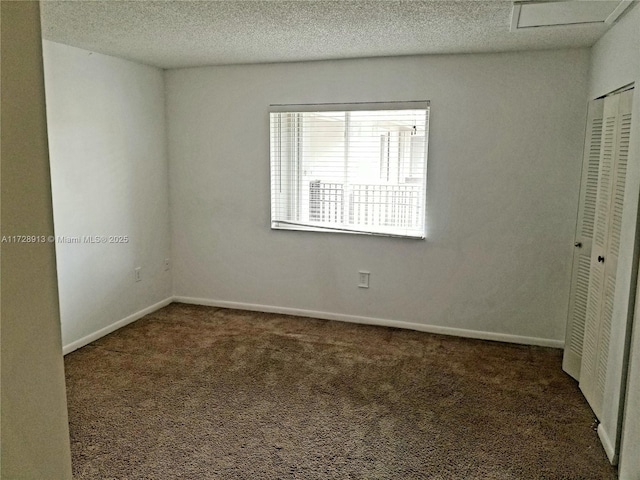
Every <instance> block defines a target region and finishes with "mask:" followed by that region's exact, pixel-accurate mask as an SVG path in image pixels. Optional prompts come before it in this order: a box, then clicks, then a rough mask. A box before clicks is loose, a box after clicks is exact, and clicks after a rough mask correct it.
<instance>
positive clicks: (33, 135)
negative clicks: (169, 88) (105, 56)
mask: <svg viewBox="0 0 640 480" xmlns="http://www.w3.org/2000/svg"><path fill="white" fill-rule="evenodd" d="M0 7H1V8H0V12H1V17H2V19H1V27H0V31H1V32H2V41H1V43H2V53H1V58H2V68H1V70H2V93H1V98H2V105H1V106H0V111H1V112H2V148H1V150H2V169H1V170H0V171H1V176H2V189H1V190H2V195H1V203H2V207H1V225H2V231H1V232H0V235H2V236H7V237H11V236H14V235H35V236H40V235H44V236H48V235H50V234H52V233H53V218H52V207H51V184H50V177H49V159H48V156H47V153H48V152H47V124H46V116H45V106H44V79H43V73H42V44H41V40H40V14H39V8H38V2H1V4H0ZM1 258H2V266H1V269H0V270H1V272H0V274H1V276H2V287H1V289H0V290H1V293H0V294H1V295H2V315H1V316H2V322H1V323H2V355H1V357H0V358H1V361H2V380H1V383H2V400H1V402H2V416H1V420H2V425H1V426H0V431H1V432H2V435H1V438H0V444H1V445H2V455H1V459H0V465H1V469H0V477H2V478H3V479H21V480H42V479H59V480H63V479H70V478H71V453H70V449H69V427H68V424H67V401H66V394H65V384H64V365H63V361H62V346H61V341H60V316H59V311H58V295H57V294H58V291H57V288H56V257H55V250H54V246H53V244H52V243H46V242H44V243H42V242H38V243H5V242H3V243H2V255H1Z"/></svg>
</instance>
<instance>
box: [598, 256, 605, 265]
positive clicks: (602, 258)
mask: <svg viewBox="0 0 640 480" xmlns="http://www.w3.org/2000/svg"><path fill="white" fill-rule="evenodd" d="M598 261H599V262H600V263H604V257H603V256H602V255H598Z"/></svg>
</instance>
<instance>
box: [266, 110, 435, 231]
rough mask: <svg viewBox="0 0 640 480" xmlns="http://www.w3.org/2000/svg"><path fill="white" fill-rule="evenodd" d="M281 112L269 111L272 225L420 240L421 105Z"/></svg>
mask: <svg viewBox="0 0 640 480" xmlns="http://www.w3.org/2000/svg"><path fill="white" fill-rule="evenodd" d="M288 107H289V108H287V106H274V107H273V108H272V111H271V113H270V129H271V227H272V228H274V229H287V230H311V231H333V232H343V233H360V234H374V235H390V236H402V237H413V238H424V237H425V196H426V159H427V137H428V125H429V124H428V121H429V106H428V103H427V102H410V103H409V104H403V105H402V107H400V106H398V105H393V104H391V105H390V104H383V105H375V104H366V105H362V104H341V105H318V106H316V105H305V106H301V105H291V106H288ZM314 107H316V108H314Z"/></svg>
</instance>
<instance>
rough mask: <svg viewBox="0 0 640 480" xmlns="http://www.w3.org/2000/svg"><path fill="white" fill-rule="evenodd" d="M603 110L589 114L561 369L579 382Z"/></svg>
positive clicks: (598, 103)
mask: <svg viewBox="0 0 640 480" xmlns="http://www.w3.org/2000/svg"><path fill="white" fill-rule="evenodd" d="M603 107H604V100H603V99H598V100H594V101H593V102H591V103H590V104H589V111H588V114H587V132H586V136H585V145H584V158H583V162H582V181H581V186H580V203H579V205H580V206H579V209H578V222H577V225H576V236H575V249H574V253H573V273H572V279H571V294H570V297H569V298H570V302H569V316H568V318H567V333H566V337H565V350H564V357H563V359H562V368H563V369H564V371H565V372H567V373H568V374H569V375H571V376H572V377H573V378H575V379H576V380H579V379H580V364H581V362H582V343H583V340H584V328H585V320H586V315H587V296H588V293H589V270H590V265H591V243H592V238H593V226H594V221H595V213H596V197H597V192H598V169H599V165H600V147H601V140H602V112H603Z"/></svg>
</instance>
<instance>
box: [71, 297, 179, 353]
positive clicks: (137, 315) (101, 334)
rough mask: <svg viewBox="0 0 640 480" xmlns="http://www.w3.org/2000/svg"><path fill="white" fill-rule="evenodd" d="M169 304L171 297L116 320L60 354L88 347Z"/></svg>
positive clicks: (77, 341)
mask: <svg viewBox="0 0 640 480" xmlns="http://www.w3.org/2000/svg"><path fill="white" fill-rule="evenodd" d="M171 302H173V297H167V298H165V299H164V300H162V301H160V302H158V303H154V304H153V305H151V306H150V307H147V308H145V309H143V310H140V311H139V312H136V313H134V314H132V315H129V316H128V317H125V318H123V319H121V320H118V321H117V322H114V323H112V324H111V325H108V326H106V327H104V328H101V329H100V330H98V331H97V332H93V333H91V334H89V335H87V336H86V337H82V338H81V339H79V340H76V341H75V342H71V343H70V344H69V345H65V346H64V347H63V348H62V354H63V355H66V354H67V353H71V352H73V351H74V350H77V349H78V348H81V347H84V346H85V345H88V344H89V343H91V342H93V341H95V340H98V339H99V338H102V337H104V336H105V335H108V334H110V333H111V332H115V331H116V330H118V329H119V328H122V327H124V326H125V325H129V324H130V323H133V322H135V321H136V320H139V319H141V318H142V317H144V316H145V315H149V314H150V313H153V312H155V311H156V310H160V309H161V308H163V307H166V306H167V305H169V304H170V303H171Z"/></svg>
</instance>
